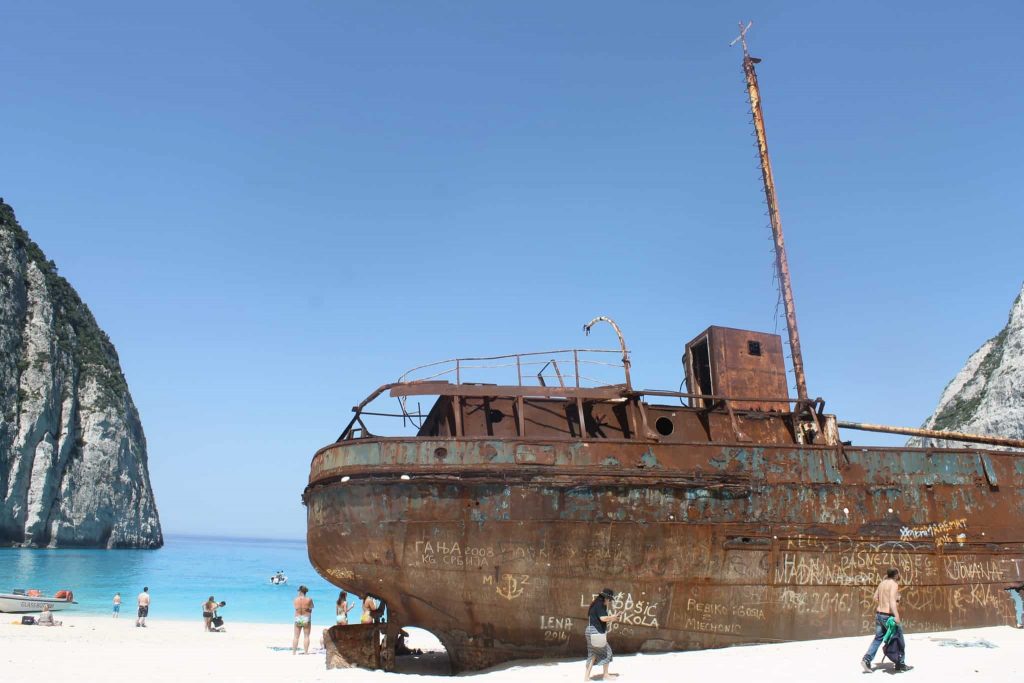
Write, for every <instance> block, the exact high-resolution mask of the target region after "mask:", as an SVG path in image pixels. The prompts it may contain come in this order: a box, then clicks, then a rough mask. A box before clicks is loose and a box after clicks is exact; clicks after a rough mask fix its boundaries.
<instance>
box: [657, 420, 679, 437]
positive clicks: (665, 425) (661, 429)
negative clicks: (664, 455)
mask: <svg viewBox="0 0 1024 683" xmlns="http://www.w3.org/2000/svg"><path fill="white" fill-rule="evenodd" d="M654 428H655V429H657V430H658V433H659V434H661V435H662V436H668V435H670V434H671V433H672V432H674V431H675V428H676V426H675V425H674V424H672V420H670V419H668V418H667V417H659V418H658V420H657V422H655V423H654Z"/></svg>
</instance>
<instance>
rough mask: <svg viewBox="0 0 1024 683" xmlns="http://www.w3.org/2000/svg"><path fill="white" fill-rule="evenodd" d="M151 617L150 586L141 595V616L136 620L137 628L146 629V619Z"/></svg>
mask: <svg viewBox="0 0 1024 683" xmlns="http://www.w3.org/2000/svg"><path fill="white" fill-rule="evenodd" d="M148 616H149V586H146V587H144V588H143V589H142V592H141V593H139V616H138V617H137V618H136V619H135V626H136V627H139V626H141V627H142V628H146V617H148Z"/></svg>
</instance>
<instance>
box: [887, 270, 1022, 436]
mask: <svg viewBox="0 0 1024 683" xmlns="http://www.w3.org/2000/svg"><path fill="white" fill-rule="evenodd" d="M923 426H924V427H925V428H926V429H943V430H950V431H958V432H972V433H976V434H991V435H996V436H1008V437H1012V438H1017V439H1024V289H1022V290H1021V293H1020V294H1018V295H1017V300H1016V301H1014V302H1013V307H1012V308H1011V309H1010V318H1009V320H1008V321H1007V323H1006V327H1004V328H1003V330H1002V331H1001V332H1000V333H999V334H997V335H996V336H994V337H992V338H991V339H989V340H988V341H987V342H985V343H984V344H982V345H981V348H980V349H978V350H977V351H975V352H974V353H973V354H972V355H971V357H970V358H968V359H967V364H966V365H965V366H964V368H963V370H961V371H960V372H959V373H958V374H957V375H956V377H954V378H953V381H951V382H950V383H949V384H948V385H947V386H946V389H945V391H943V392H942V398H940V399H939V406H938V408H936V409H935V413H934V414H933V415H932V416H931V417H929V418H928V420H927V421H926V422H925V423H924V425H923ZM907 444H908V445H910V446H934V447H949V448H962V447H964V446H968V447H974V448H992V447H991V446H979V445H978V444H966V443H961V442H957V441H944V440H936V439H919V438H914V439H911V440H910V441H908V442H907Z"/></svg>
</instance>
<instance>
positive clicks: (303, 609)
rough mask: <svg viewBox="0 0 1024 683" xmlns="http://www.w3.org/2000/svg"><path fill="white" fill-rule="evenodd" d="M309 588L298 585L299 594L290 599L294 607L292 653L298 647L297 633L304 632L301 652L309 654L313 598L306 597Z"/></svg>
mask: <svg viewBox="0 0 1024 683" xmlns="http://www.w3.org/2000/svg"><path fill="white" fill-rule="evenodd" d="M308 592H309V589H308V588H306V587H305V586H299V594H298V595H296V596H295V599H294V600H293V601H292V606H293V607H295V634H294V635H293V636H292V654H295V652H296V650H298V649H299V633H303V632H304V633H305V640H304V644H303V650H304V652H303V654H307V655H308V654H309V631H310V629H311V628H313V598H308V597H306V593H308Z"/></svg>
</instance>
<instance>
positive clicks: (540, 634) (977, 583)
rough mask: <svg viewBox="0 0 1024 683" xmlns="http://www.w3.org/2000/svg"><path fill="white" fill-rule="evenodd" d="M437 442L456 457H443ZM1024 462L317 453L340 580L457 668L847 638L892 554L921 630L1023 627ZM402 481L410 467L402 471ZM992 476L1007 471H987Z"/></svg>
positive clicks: (773, 455)
mask: <svg viewBox="0 0 1024 683" xmlns="http://www.w3.org/2000/svg"><path fill="white" fill-rule="evenodd" d="M442 451H443V454H444V455H443V457H442V458H438V455H439V454H441V453H442ZM1021 463H1022V461H1021V459H1019V458H1015V457H1014V456H1012V455H1007V454H1001V453H982V452H979V451H923V450H920V451H918V450H909V449H872V450H862V449H845V450H844V449H841V448H828V447H807V446H800V447H794V446H764V447H761V446H758V447H752V446H750V445H743V444H737V445H709V444H673V445H652V444H642V443H637V442H635V441H622V442H619V443H608V442H601V443H589V444H583V443H581V442H575V441H566V442H563V443H555V442H551V441H547V442H544V443H537V442H529V441H522V440H484V439H446V440H438V439H373V440H361V441H359V442H352V443H339V444H336V445H334V446H331V447H328V448H327V449H324V450H322V451H321V452H320V453H318V454H317V456H316V457H315V458H314V462H313V469H312V472H311V478H310V486H309V488H307V491H306V494H305V500H306V503H307V506H308V521H309V525H308V547H309V556H310V560H311V562H312V563H313V565H314V567H315V568H316V569H317V571H318V572H320V573H321V574H322V575H323V576H324V577H325V578H326V579H327V580H329V581H331V582H332V583H334V584H335V585H338V586H339V587H341V588H344V589H346V590H349V591H353V592H355V593H357V594H360V595H364V594H366V593H373V594H374V595H377V596H380V597H381V598H383V599H384V600H385V602H386V603H387V605H388V610H389V615H390V618H391V620H392V621H394V622H396V623H397V624H400V625H407V626H418V627H422V628H425V629H427V630H429V631H431V632H433V633H434V634H435V635H437V636H438V637H439V638H440V639H441V641H442V642H443V643H444V645H445V647H446V649H447V650H448V653H449V655H450V657H451V659H452V664H453V667H454V668H455V669H457V670H470V669H479V668H483V667H486V666H490V665H493V664H496V663H499V662H502V661H507V660H510V659H518V658H524V657H567V656H580V657H582V656H583V654H584V653H585V652H586V645H585V642H584V637H583V631H584V628H585V627H586V614H587V606H588V605H589V603H590V601H591V600H592V598H593V596H594V595H595V594H596V593H598V592H600V591H601V590H602V589H603V588H605V587H609V588H612V589H613V590H614V591H615V592H616V597H615V600H614V611H616V612H621V613H622V614H623V615H624V620H623V623H621V624H616V625H615V626H614V627H613V629H612V632H611V636H610V638H609V642H610V644H611V645H612V647H613V649H614V650H615V651H616V652H619V653H627V652H659V651H674V650H687V649H701V648H710V647H722V646H727V645H734V644H741V643H757V642H779V641H788V640H801V639H811V638H827V637H840V636H852V635H858V634H866V633H870V632H871V631H872V629H873V628H874V618H873V605H872V594H873V592H874V589H875V587H876V585H877V583H878V581H879V580H880V578H881V577H882V576H884V574H885V571H886V569H888V568H890V567H895V568H898V569H900V571H901V576H902V587H901V597H902V601H901V603H900V605H901V613H902V616H903V619H904V624H905V627H906V629H907V630H908V631H910V632H914V631H918V632H920V631H938V630H947V629H953V628H967V627H975V626H990V625H997V624H1012V623H1013V622H1014V619H1015V615H1014V605H1013V602H1012V599H1011V597H1010V594H1009V593H1008V592H1007V591H1006V590H1004V589H1005V588H1007V587H1009V586H1011V585H1013V584H1015V583H1016V584H1018V585H1019V584H1020V583H1021V582H1024V544H1022V540H1024V539H1022V538H1021V537H1020V532H1019V529H1020V523H1019V522H1020V520H1021V516H1022V515H1021V512H1022V507H1024V501H1022V499H1021V491H1022V490H1024V481H1022V480H1024V468H1022V467H1021ZM403 475H405V477H407V478H403ZM993 482H994V483H993Z"/></svg>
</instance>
